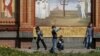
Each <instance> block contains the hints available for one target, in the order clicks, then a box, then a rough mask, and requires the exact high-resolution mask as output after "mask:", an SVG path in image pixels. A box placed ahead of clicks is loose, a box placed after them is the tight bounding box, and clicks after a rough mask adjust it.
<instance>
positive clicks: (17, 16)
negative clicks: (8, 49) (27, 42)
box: [15, 0, 21, 48]
mask: <svg viewBox="0 0 100 56" xmlns="http://www.w3.org/2000/svg"><path fill="white" fill-rule="evenodd" d="M15 19H16V33H17V35H16V39H15V47H16V48H20V43H21V42H20V36H19V27H20V0H15Z"/></svg>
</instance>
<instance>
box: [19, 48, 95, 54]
mask: <svg viewBox="0 0 100 56" xmlns="http://www.w3.org/2000/svg"><path fill="white" fill-rule="evenodd" d="M18 50H20V51H25V52H29V53H32V52H35V51H40V52H43V53H46V52H47V53H48V52H49V49H48V50H44V49H43V48H41V49H40V50H36V49H18ZM91 51H95V49H64V50H62V51H58V50H57V53H59V52H62V53H87V52H91Z"/></svg>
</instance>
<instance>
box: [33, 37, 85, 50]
mask: <svg viewBox="0 0 100 56" xmlns="http://www.w3.org/2000/svg"><path fill="white" fill-rule="evenodd" d="M63 39H64V48H68V49H70V48H73V49H81V48H82V49H83V48H84V44H83V41H84V38H83V37H69V38H68V37H66V38H63ZM44 41H45V43H46V45H47V47H48V48H51V47H52V38H44ZM32 44H33V45H32V46H33V48H36V40H33V41H32ZM40 46H41V48H43V45H42V44H41V42H40Z"/></svg>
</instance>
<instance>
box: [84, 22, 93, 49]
mask: <svg viewBox="0 0 100 56" xmlns="http://www.w3.org/2000/svg"><path fill="white" fill-rule="evenodd" d="M85 45H86V48H87V49H89V48H92V45H93V26H92V23H90V24H89V26H88V28H87V31H86V44H85Z"/></svg>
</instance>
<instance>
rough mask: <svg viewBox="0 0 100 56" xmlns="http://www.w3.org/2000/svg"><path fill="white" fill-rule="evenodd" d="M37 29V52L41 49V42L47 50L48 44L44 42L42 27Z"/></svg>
mask: <svg viewBox="0 0 100 56" xmlns="http://www.w3.org/2000/svg"><path fill="white" fill-rule="evenodd" d="M35 29H36V34H37V41H36V44H37V50H38V49H39V48H40V45H39V42H40V41H41V42H42V44H43V46H44V48H45V50H47V46H46V44H45V42H44V40H43V33H42V31H41V29H40V27H39V26H37V27H36V28H35Z"/></svg>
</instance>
